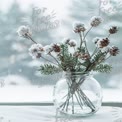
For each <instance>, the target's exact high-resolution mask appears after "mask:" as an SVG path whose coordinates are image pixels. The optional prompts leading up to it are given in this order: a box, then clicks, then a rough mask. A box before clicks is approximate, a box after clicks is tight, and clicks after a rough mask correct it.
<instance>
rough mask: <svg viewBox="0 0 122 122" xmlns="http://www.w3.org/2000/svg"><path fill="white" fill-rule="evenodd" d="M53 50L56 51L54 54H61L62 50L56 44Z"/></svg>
mask: <svg viewBox="0 0 122 122" xmlns="http://www.w3.org/2000/svg"><path fill="white" fill-rule="evenodd" d="M53 50H54V52H60V51H61V48H60V46H59V45H57V44H54V45H53Z"/></svg>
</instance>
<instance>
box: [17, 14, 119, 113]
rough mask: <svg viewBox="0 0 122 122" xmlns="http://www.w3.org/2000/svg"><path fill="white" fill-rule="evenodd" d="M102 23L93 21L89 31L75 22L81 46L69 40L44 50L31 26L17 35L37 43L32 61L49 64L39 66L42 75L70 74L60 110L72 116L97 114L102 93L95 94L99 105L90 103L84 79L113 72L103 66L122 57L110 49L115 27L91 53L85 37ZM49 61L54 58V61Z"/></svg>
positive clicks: (32, 52) (98, 41) (31, 48)
mask: <svg viewBox="0 0 122 122" xmlns="http://www.w3.org/2000/svg"><path fill="white" fill-rule="evenodd" d="M101 22H102V18H101V17H100V16H94V17H92V18H91V20H90V28H89V29H88V30H87V29H86V27H85V25H84V24H83V23H81V22H75V23H74V25H73V31H74V33H76V34H77V35H78V36H79V37H80V43H78V42H77V41H75V40H73V39H69V38H68V39H64V40H63V41H62V42H61V43H54V44H50V45H46V46H43V45H42V44H39V43H37V42H36V41H35V40H33V38H32V32H31V30H30V28H29V27H28V26H21V27H19V29H18V31H17V32H18V34H19V36H21V37H24V38H26V39H29V40H31V41H32V42H33V43H34V44H33V45H31V47H30V48H29V54H30V55H31V56H32V58H33V59H36V58H40V59H44V60H45V61H47V62H48V63H46V64H42V65H41V66H40V68H39V71H40V72H41V73H42V74H45V75H49V74H54V73H59V72H62V71H64V72H66V74H67V73H69V74H70V75H69V76H70V77H68V81H67V80H66V81H67V82H66V81H65V82H66V83H67V84H66V85H68V90H67V91H66V93H65V94H64V95H63V96H62V97H61V98H62V99H63V102H62V101H61V103H60V104H59V107H58V108H59V109H60V110H61V111H64V112H68V111H70V113H71V114H75V113H77V112H79V113H80V115H81V113H83V111H85V112H86V109H87V108H88V114H89V113H90V112H91V113H95V112H96V111H97V110H98V108H99V106H100V102H101V99H102V98H101V95H100V93H98V92H99V91H98V92H97V95H98V96H97V95H96V94H95V96H96V97H95V98H96V101H93V100H92V99H89V97H88V96H87V95H86V93H85V92H84V89H82V88H81V87H80V86H81V85H82V84H83V83H84V82H85V79H86V78H85V75H86V74H89V73H90V72H91V71H97V72H106V73H107V72H110V71H111V69H112V66H111V65H109V64H105V63H104V62H105V61H106V60H107V59H109V58H110V57H111V56H116V55H117V54H118V53H119V49H118V47H116V46H110V39H109V37H110V36H111V35H112V34H115V33H117V31H118V28H117V27H116V26H113V27H111V28H110V29H108V36H107V37H104V38H98V37H96V38H94V39H93V43H94V45H95V46H94V47H95V49H93V52H92V53H91V52H90V51H89V49H88V45H87V41H86V37H87V35H88V33H89V32H90V31H91V30H92V29H93V28H96V27H97V26H99V25H100V24H101ZM49 58H50V59H51V58H52V60H50V59H49ZM77 75H80V78H79V77H77ZM82 76H83V77H82ZM92 82H93V81H92ZM98 89H99V88H98ZM98 89H97V90H98ZM63 93H64V92H63ZM58 96H59V94H58ZM99 97H100V98H99ZM76 103H78V105H79V106H80V108H81V109H80V110H81V111H79V109H78V110H75V109H77V107H75V106H76V105H77V104H76ZM84 106H85V107H84ZM89 109H90V110H89ZM85 112H84V113H85Z"/></svg>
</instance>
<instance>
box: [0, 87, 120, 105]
mask: <svg viewBox="0 0 122 122" xmlns="http://www.w3.org/2000/svg"><path fill="white" fill-rule="evenodd" d="M121 93H122V90H120V89H103V102H121V103H122V95H121ZM52 96H53V86H45V87H39V86H23V87H22V86H21V87H19V86H17V87H10V86H9V87H2V88H1V87H0V102H52V100H53V97H52Z"/></svg>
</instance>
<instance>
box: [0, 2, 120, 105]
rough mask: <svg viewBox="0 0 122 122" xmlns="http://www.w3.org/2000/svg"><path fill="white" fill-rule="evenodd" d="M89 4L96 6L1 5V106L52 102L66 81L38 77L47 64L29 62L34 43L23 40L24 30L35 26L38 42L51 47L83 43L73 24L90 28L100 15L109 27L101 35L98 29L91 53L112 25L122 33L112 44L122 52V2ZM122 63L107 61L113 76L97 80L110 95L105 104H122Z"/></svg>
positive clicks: (97, 74) (27, 3)
mask: <svg viewBox="0 0 122 122" xmlns="http://www.w3.org/2000/svg"><path fill="white" fill-rule="evenodd" d="M89 2H90V0H87V1H80V0H72V1H71V0H67V1H66V0H62V1H56V0H52V2H50V3H49V1H48V0H47V1H43V0H41V1H38V0H36V1H35V0H26V1H24V0H21V1H19V0H16V1H15V0H11V1H9V2H8V1H7V0H4V1H0V15H1V16H0V98H1V99H0V102H1V103H7V102H40V101H42V102H45V101H49V100H51V99H52V93H53V86H54V84H55V83H56V81H57V80H58V79H59V77H61V75H62V74H58V75H57V74H55V75H53V76H45V75H41V74H40V73H39V72H38V71H37V68H38V67H39V66H40V64H41V63H44V60H33V59H32V58H31V57H30V56H29V54H28V48H29V47H30V45H31V44H32V42H30V41H29V40H26V39H23V38H21V37H19V36H18V35H17V33H16V31H17V29H18V27H19V26H21V25H28V26H30V27H31V28H32V30H33V38H34V39H35V40H36V41H37V42H38V43H42V44H43V45H46V44H50V43H52V42H57V43H58V42H60V41H62V39H63V38H65V37H70V38H74V39H76V40H79V38H78V37H77V36H76V34H73V31H72V24H73V22H74V21H77V20H78V21H82V22H83V23H86V24H87V23H88V21H89V19H90V18H91V16H94V15H99V14H100V15H101V16H102V17H103V19H104V21H103V24H102V25H101V26H100V27H98V28H101V29H98V28H95V30H94V31H95V33H94V31H91V32H90V34H89V35H88V39H89V40H91V41H88V42H87V43H88V44H89V47H90V51H92V47H93V44H92V38H94V37H96V35H97V36H100V37H104V35H105V34H106V31H107V28H108V27H110V26H112V25H116V26H118V27H120V29H119V32H118V33H117V34H116V35H113V37H112V38H110V40H111V43H112V44H113V45H114V44H115V45H118V46H119V48H120V50H121V40H120V39H121V38H120V37H121V33H122V30H121V26H122V24H121V21H122V11H121V4H122V2H121V1H120V0H118V1H114V0H111V1H109V2H108V1H107V0H106V2H105V1H103V0H94V1H92V2H90V4H89ZM64 3H65V4H64ZM59 5H60V6H59ZM37 13H38V14H42V15H41V18H40V19H38V18H36V14H37ZM51 17H53V20H52V19H51ZM52 21H53V22H52ZM46 22H47V24H50V25H48V27H47V26H46V24H45V23H46ZM42 23H43V24H42ZM39 24H41V26H40V25H39ZM87 25H88V24H87ZM88 26H89V25H88ZM121 58H122V55H121V53H120V54H119V55H118V56H117V57H116V58H112V59H111V60H108V61H107V62H108V63H111V64H112V66H113V70H112V72H111V73H109V74H105V73H104V74H102V75H101V74H100V73H96V74H95V75H94V77H95V78H96V79H97V80H98V81H99V82H100V83H101V85H102V87H103V88H104V89H105V90H104V93H105V97H104V101H105V102H107V101H109V102H112V101H114V100H117V101H119V102H122V98H120V97H121V96H120V93H121V90H120V89H121V88H122V83H121V75H122V74H121V73H122V65H121V64H122V62H121ZM47 89H48V90H47ZM49 89H50V90H49ZM43 91H46V92H43ZM43 93H45V96H44V95H43ZM113 94H115V96H116V99H114V97H115V96H113ZM115 102H116V101H115Z"/></svg>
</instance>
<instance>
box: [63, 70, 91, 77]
mask: <svg viewBox="0 0 122 122" xmlns="http://www.w3.org/2000/svg"><path fill="white" fill-rule="evenodd" d="M64 74H65V75H86V76H88V75H90V73H82V72H70V71H66V72H64Z"/></svg>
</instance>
